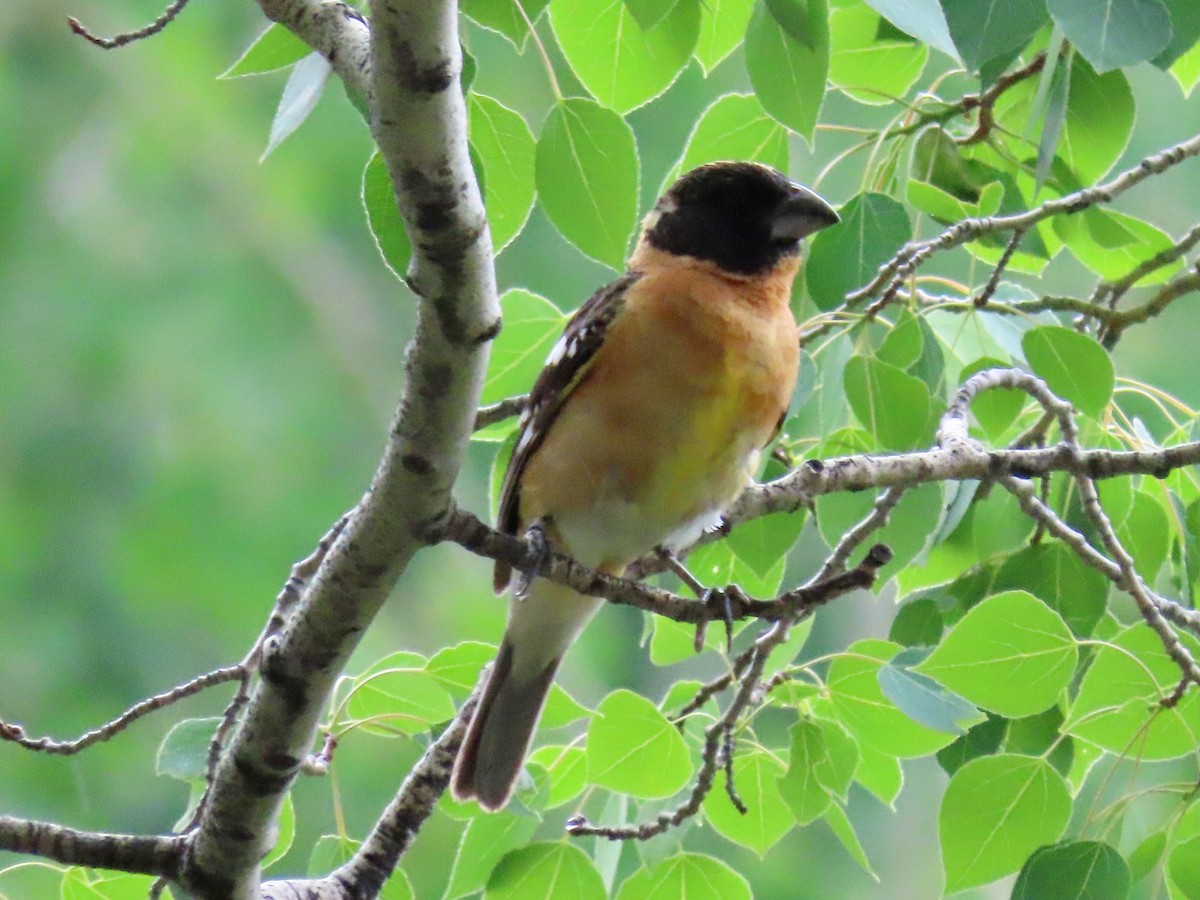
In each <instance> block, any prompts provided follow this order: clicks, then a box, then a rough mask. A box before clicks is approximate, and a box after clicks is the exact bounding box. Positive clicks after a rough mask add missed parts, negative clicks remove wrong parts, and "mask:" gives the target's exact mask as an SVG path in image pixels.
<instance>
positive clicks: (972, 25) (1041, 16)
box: [942, 0, 1046, 72]
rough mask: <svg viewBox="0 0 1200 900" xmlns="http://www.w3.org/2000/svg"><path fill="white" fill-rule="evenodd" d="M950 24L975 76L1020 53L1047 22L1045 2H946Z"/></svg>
mask: <svg viewBox="0 0 1200 900" xmlns="http://www.w3.org/2000/svg"><path fill="white" fill-rule="evenodd" d="M942 10H943V11H944V12H945V14H946V24H947V25H948V26H949V29H950V35H951V37H953V38H954V46H956V47H957V48H958V52H959V54H960V55H961V56H962V61H963V62H964V63H966V66H967V68H968V69H969V70H970V71H972V72H978V71H979V68H980V67H981V66H982V65H983V64H984V63H987V62H991V61H992V60H993V59H998V58H999V57H1002V56H1005V55H1007V54H1010V53H1013V52H1015V51H1017V50H1020V49H1021V48H1022V47H1024V46H1025V45H1026V44H1028V43H1029V41H1030V39H1031V38H1032V37H1033V36H1034V34H1036V33H1037V30H1038V29H1039V28H1041V27H1042V25H1044V24H1045V22H1046V4H1045V2H1044V0H942Z"/></svg>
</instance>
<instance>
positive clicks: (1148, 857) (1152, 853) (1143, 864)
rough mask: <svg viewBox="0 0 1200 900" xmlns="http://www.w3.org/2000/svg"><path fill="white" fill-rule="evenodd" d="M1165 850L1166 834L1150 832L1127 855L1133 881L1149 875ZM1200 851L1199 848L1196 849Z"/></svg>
mask: <svg viewBox="0 0 1200 900" xmlns="http://www.w3.org/2000/svg"><path fill="white" fill-rule="evenodd" d="M1166 848H1167V833H1166V832H1165V831H1152V832H1150V834H1148V835H1146V837H1145V839H1144V840H1143V841H1142V842H1141V843H1140V844H1138V845H1137V847H1135V848H1134V849H1133V852H1132V853H1130V854H1129V874H1130V877H1131V878H1132V879H1133V881H1135V882H1138V881H1141V880H1142V879H1143V878H1145V877H1146V876H1147V875H1149V874H1150V870H1151V869H1153V868H1154V867H1155V866H1157V865H1158V863H1159V861H1160V860H1161V859H1162V857H1163V851H1164V850H1166ZM1197 849H1200V848H1197Z"/></svg>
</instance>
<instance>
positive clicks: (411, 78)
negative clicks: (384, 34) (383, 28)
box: [391, 34, 454, 94]
mask: <svg viewBox="0 0 1200 900" xmlns="http://www.w3.org/2000/svg"><path fill="white" fill-rule="evenodd" d="M391 37H393V38H395V40H393V41H392V42H391V43H392V47H393V48H394V52H393V56H392V62H393V64H394V65H395V67H396V75H397V76H398V77H399V79H400V84H401V85H402V86H403V87H404V88H405V89H406V90H409V91H412V92H413V93H424V94H437V93H441V92H442V91H444V90H446V88H448V87H450V85H452V84H453V83H454V70H453V69H452V68H451V67H450V60H448V59H446V58H444V57H443V58H442V59H437V60H434V61H433V62H430V63H425V64H423V63H421V62H420V61H418V59H417V56H416V54H415V53H414V52H413V47H412V44H411V43H410V42H409V41H407V40H402V39H400V37H399V35H396V34H393V35H391Z"/></svg>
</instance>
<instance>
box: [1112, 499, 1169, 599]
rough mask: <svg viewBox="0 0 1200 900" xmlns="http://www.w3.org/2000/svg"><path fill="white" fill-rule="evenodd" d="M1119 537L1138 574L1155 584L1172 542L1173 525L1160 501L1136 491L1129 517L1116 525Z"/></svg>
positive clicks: (1147, 581) (1148, 582) (1149, 582)
mask: <svg viewBox="0 0 1200 900" xmlns="http://www.w3.org/2000/svg"><path fill="white" fill-rule="evenodd" d="M1117 537H1118V538H1120V540H1121V543H1122V544H1124V545H1125V549H1126V550H1128V551H1129V553H1130V555H1131V556H1132V557H1133V562H1134V565H1135V566H1136V567H1137V571H1138V574H1139V575H1141V577H1142V578H1143V579H1144V580H1145V581H1146V583H1147V584H1154V580H1155V578H1156V577H1157V576H1158V571H1159V569H1161V568H1162V566H1163V563H1165V562H1166V561H1167V552H1168V548H1169V547H1170V543H1171V523H1170V522H1169V521H1168V520H1167V514H1166V512H1165V511H1164V510H1163V508H1162V506H1161V505H1160V504H1159V502H1158V501H1157V500H1155V499H1154V498H1153V497H1151V496H1150V495H1149V494H1147V493H1146V492H1145V491H1136V492H1135V493H1134V495H1133V509H1131V510H1130V511H1129V517H1128V518H1127V519H1126V520H1125V521H1124V522H1122V523H1121V524H1120V525H1118V526H1117Z"/></svg>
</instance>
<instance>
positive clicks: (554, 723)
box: [539, 683, 594, 731]
mask: <svg viewBox="0 0 1200 900" xmlns="http://www.w3.org/2000/svg"><path fill="white" fill-rule="evenodd" d="M593 715H594V713H593V712H592V710H590V709H588V708H587V707H586V706H584V705H583V704H582V703H580V702H579V701H578V700H576V699H575V698H574V697H572V696H571V695H570V694H568V693H567V691H566V689H565V688H564V687H563V686H562V685H560V684H557V683H555V684H552V685H550V693H549V694H548V695H547V696H546V706H545V708H544V709H543V710H542V718H541V722H540V726H539V727H541V728H543V729H545V730H546V731H552V730H553V729H555V728H562V727H563V726H564V725H570V724H571V723H572V722H578V721H579V720H580V719H584V718H590V717H591V716H593Z"/></svg>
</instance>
